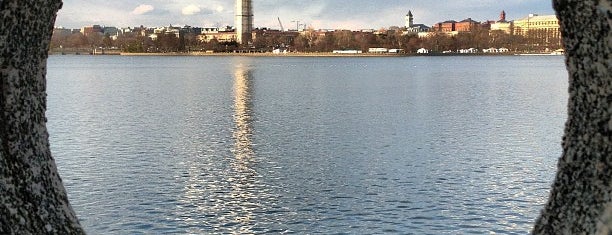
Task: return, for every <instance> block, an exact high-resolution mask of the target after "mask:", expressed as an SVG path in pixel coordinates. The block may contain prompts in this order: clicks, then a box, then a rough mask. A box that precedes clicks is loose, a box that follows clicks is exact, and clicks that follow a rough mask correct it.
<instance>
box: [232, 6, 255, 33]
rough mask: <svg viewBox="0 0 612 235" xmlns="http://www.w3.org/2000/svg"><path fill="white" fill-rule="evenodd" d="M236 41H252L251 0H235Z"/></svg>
mask: <svg viewBox="0 0 612 235" xmlns="http://www.w3.org/2000/svg"><path fill="white" fill-rule="evenodd" d="M235 24H236V41H237V42H238V43H240V44H248V43H250V42H252V40H251V33H252V31H253V4H252V2H251V0H236V20H235Z"/></svg>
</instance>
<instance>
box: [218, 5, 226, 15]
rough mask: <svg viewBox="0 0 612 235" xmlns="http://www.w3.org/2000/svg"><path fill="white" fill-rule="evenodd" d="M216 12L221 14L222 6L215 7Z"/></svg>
mask: <svg viewBox="0 0 612 235" xmlns="http://www.w3.org/2000/svg"><path fill="white" fill-rule="evenodd" d="M216 10H217V12H219V13H221V12H223V10H225V8H223V6H217V9H216Z"/></svg>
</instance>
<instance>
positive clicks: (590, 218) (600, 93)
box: [533, 0, 612, 234]
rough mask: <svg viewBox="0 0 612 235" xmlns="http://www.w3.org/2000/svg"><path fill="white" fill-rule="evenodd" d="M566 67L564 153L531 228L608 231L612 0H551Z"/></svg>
mask: <svg viewBox="0 0 612 235" xmlns="http://www.w3.org/2000/svg"><path fill="white" fill-rule="evenodd" d="M553 5H554V7H555V10H556V11H557V15H558V16H559V20H560V22H561V30H562V35H563V42H564V44H565V47H566V64H567V68H568V71H569V79H570V81H569V93H570V99H569V104H568V121H567V123H566V127H565V136H564V138H563V155H562V157H561V159H560V160H559V163H558V172H557V176H556V179H555V182H554V184H553V187H552V191H551V194H550V198H549V201H548V204H547V205H546V207H545V209H544V210H543V211H542V215H541V216H540V218H539V219H538V221H537V222H536V226H535V228H534V231H533V232H534V234H612V232H611V231H612V230H610V228H612V139H611V137H612V119H611V118H612V67H611V66H612V59H611V58H610V50H611V48H612V35H611V30H610V25H611V24H612V0H554V1H553Z"/></svg>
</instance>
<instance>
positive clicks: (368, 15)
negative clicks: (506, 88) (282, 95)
mask: <svg viewBox="0 0 612 235" xmlns="http://www.w3.org/2000/svg"><path fill="white" fill-rule="evenodd" d="M347 2H349V3H350V4H347ZM253 8H254V15H255V22H254V26H255V27H270V28H279V23H278V18H280V19H281V21H282V23H283V25H284V27H285V28H286V29H290V28H292V29H295V28H296V27H297V26H298V22H297V21H299V24H305V25H306V26H309V27H313V28H338V29H362V28H373V29H376V28H381V27H389V26H403V25H404V17H403V16H404V15H405V14H406V13H407V12H408V11H409V10H411V11H412V12H413V14H414V15H415V23H422V24H426V25H433V24H435V23H436V22H439V21H444V20H449V19H454V20H462V19H465V18H473V19H475V20H477V21H484V20H496V19H498V16H499V12H500V11H501V10H505V11H506V12H507V13H508V19H519V18H522V17H525V16H527V15H528V14H530V13H536V14H554V11H553V9H552V5H551V3H550V1H548V0H520V1H512V2H498V1H492V0H465V1H455V2H446V1H444V2H442V1H436V2H425V1H400V0H382V1H376V2H374V1H365V0H355V1H332V0H309V1H303V2H295V1H281V0H255V1H254V2H253ZM234 9H235V7H234V1H227V0H209V1H196V0H186V1H177V0H147V1H141V2H132V1H130V2H127V1H118V0H109V1H92V0H64V7H63V8H62V10H60V11H59V13H58V18H57V21H56V26H58V27H66V28H80V27H82V26H85V25H93V24H100V25H108V26H119V27H128V26H137V25H145V26H161V25H170V24H172V25H193V26H219V27H221V26H226V25H232V26H233V25H234V15H235V12H234ZM301 27H304V26H301Z"/></svg>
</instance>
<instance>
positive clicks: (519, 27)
mask: <svg viewBox="0 0 612 235" xmlns="http://www.w3.org/2000/svg"><path fill="white" fill-rule="evenodd" d="M513 29H514V30H513V31H514V34H515V35H521V36H524V37H525V38H527V40H528V41H529V42H531V44H540V45H554V46H560V45H561V31H560V26H559V19H557V16H556V15H543V16H539V15H535V14H530V15H529V16H527V17H525V18H522V19H519V20H515V21H514V27H513Z"/></svg>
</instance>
